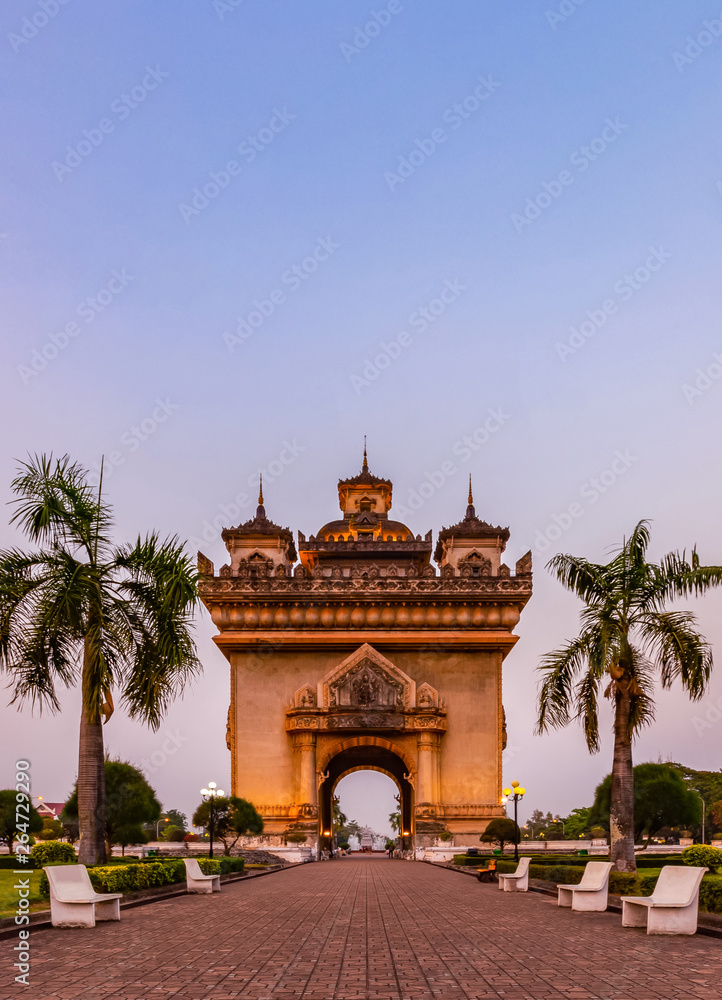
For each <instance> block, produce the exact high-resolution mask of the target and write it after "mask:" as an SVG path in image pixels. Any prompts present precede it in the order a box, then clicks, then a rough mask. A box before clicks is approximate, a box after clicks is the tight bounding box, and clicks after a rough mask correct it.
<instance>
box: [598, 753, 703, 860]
mask: <svg viewBox="0 0 722 1000" xmlns="http://www.w3.org/2000/svg"><path fill="white" fill-rule="evenodd" d="M633 775H634V839H635V841H639V840H641V838H642V835H643V834H644V833H646V834H647V837H648V838H649V837H653V836H654V834H655V833H657V832H658V831H659V830H661V829H662V827H665V826H668V827H680V826H681V827H686V826H691V825H694V824H695V823H698V822H699V820H700V817H701V813H702V805H701V802H700V800H699V798H698V796H697V795H696V794H695V793H694V792H692V791H690V790H689V788H687V786H686V784H685V782H684V780H683V779H682V777H681V776H680V774H679V772H678V771H677V770H676V769H675V768H673V767H670V766H669V765H668V764H637V766H636V767H635V768H633ZM611 800H612V775H611V774H608V775H607V777H606V778H605V779H604V781H602V782H601V784H599V785H598V786H597V790H596V793H595V796H594V804H593V806H592V809H591V814H592V819H593V821H594V822H598V823H600V824H601V825H603V826H607V825H608V823H609V815H610V809H611Z"/></svg>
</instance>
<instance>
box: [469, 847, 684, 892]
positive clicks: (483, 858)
mask: <svg viewBox="0 0 722 1000" xmlns="http://www.w3.org/2000/svg"><path fill="white" fill-rule="evenodd" d="M687 849H688V850H689V848H687ZM492 857H493V855H492ZM520 857H523V858H525V857H530V858H531V860H532V864H540V865H543V866H544V867H545V868H549V867H551V866H553V865H564V866H565V867H569V868H571V867H579V868H584V867H585V866H586V865H587V864H588V863H589V862H590V861H608V860H609V855H604V854H601V855H596V854H590V855H582V856H581V857H579V856H578V855H570V856H565V855H557V854H544V853H542V852H539V854H529V853H527V852H524V851H522V852H521V854H520ZM488 860H489V855H488V854H480V855H479V856H478V857H475V858H474V857H471V858H470V857H469V855H468V854H455V855H454V864H455V865H459V866H460V867H461V868H468V867H471V868H473V867H477V868H484V867H485V866H486V864H487V862H488ZM496 860H497V861H499V862H501V861H502V858H501V855H496ZM503 860H504V863H505V864H506V863H507V862H508V860H509V855H508V854H506V855H504V859H503ZM511 863H512V864H515V862H513V861H512V862H511ZM684 863H685V862H684V859H683V856H682V855H681V854H673V855H671V856H670V857H665V856H664V855H657V856H654V857H648V858H637V868H654V869H656V868H661V867H662V865H683V864H684ZM570 884H571V883H570Z"/></svg>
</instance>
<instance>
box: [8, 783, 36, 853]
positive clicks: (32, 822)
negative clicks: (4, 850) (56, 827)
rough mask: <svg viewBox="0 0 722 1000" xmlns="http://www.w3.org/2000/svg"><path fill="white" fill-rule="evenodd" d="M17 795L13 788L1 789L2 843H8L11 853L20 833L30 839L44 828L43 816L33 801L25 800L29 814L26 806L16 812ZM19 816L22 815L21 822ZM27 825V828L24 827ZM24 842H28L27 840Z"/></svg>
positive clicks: (24, 803)
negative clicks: (26, 811)
mask: <svg viewBox="0 0 722 1000" xmlns="http://www.w3.org/2000/svg"><path fill="white" fill-rule="evenodd" d="M17 796H18V793H17V792H16V791H14V790H13V789H12V788H5V789H3V790H2V791H0V843H3V844H7V847H8V851H9V852H10V854H12V853H13V844H14V843H15V841H16V840H17V839H18V834H19V833H20V834H23V835H24V837H25V836H27V837H28V839H29V838H30V837H31V836H32V834H34V833H39V832H40V831H41V830H42V828H43V818H42V816H41V815H40V813H39V812H38V811H37V809H36V808H35V806H34V805H33V804H32V803H31V802H29V801H24V802H23V805H24V806H27V807H28V809H29V814H27V813H25V809H24V808H23V809H22V810H21V811H20V812H19V813H17V814H16V806H17V803H18V798H17ZM18 817H21V818H20V822H19V823H18V822H17V820H18ZM25 825H27V830H25V829H23V827H24V826H25ZM24 837H23V839H24ZM24 842H25V843H27V841H26V840H24Z"/></svg>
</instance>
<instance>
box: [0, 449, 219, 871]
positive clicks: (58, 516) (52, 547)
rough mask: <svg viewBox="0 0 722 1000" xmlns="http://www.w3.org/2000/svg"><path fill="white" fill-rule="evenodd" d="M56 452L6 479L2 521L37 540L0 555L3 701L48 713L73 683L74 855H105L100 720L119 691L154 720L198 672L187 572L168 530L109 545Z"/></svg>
mask: <svg viewBox="0 0 722 1000" xmlns="http://www.w3.org/2000/svg"><path fill="white" fill-rule="evenodd" d="M101 488H102V474H101V487H99V489H98V491H97V494H95V493H94V491H93V490H92V489H91V487H90V485H89V483H88V474H87V471H86V470H85V469H83V468H82V466H80V465H78V464H77V463H72V462H71V461H70V459H69V458H68V456H67V455H66V456H64V457H63V458H61V459H59V460H57V461H55V462H53V458H52V455H51V456H50V457H46V456H41V457H34V458H31V459H30V460H29V461H28V462H25V463H23V464H22V466H21V468H20V470H19V473H18V475H17V477H16V478H15V479H14V480H13V483H12V491H13V493H14V494H15V498H16V499H15V501H14V503H15V505H16V509H15V513H14V515H13V517H12V519H11V521H12V522H15V523H17V524H18V525H19V526H20V528H21V529H22V530H23V531H24V532H25V534H26V535H27V536H28V538H29V539H30V540H31V541H32V542H33V543H37V544H38V545H40V548H39V549H38V551H36V552H29V553H25V552H21V551H19V550H17V549H12V550H7V551H4V552H0V667H2V668H3V669H4V670H6V671H7V672H8V673H10V674H11V675H12V677H13V683H14V688H15V693H14V698H13V701H15V702H22V701H24V700H26V699H28V700H30V701H31V703H32V704H33V706H34V705H35V704H37V705H38V706H39V708H40V709H41V710H42V708H43V707H47V708H50V710H51V711H57V710H58V709H59V708H60V702H59V699H58V693H57V687H58V685H59V684H60V685H64V686H66V687H68V686H71V685H74V684H76V683H78V682H79V683H80V687H81V691H82V708H81V721H80V744H79V753H78V794H79V805H78V823H79V829H80V847H79V852H78V853H79V860H80V862H81V863H83V864H97V863H99V862H102V861H104V860H105V840H104V837H105V828H106V822H105V788H104V749H103V729H102V720H103V719H105V721H106V722H107V721H108V720H109V719H110V717H111V715H112V713H113V692H114V691H115V692H116V694H117V693H118V692H119V693H120V696H121V699H122V701H123V703H124V705H125V708H126V709H127V711H128V713H129V714H130V716H131V717H133V718H139V719H141V720H142V721H144V722H146V723H147V724H148V725H150V726H151V728H153V729H157V728H158V726H159V725H160V722H161V720H162V718H163V715H164V713H165V711H166V709H167V708H168V705H169V704H170V702H171V700H172V699H173V697H174V696H175V695H176V694H177V693H178V692H180V691H181V690H182V689H183V686H184V685H185V683H186V682H187V681H188V680H189V679H190V678H191V677H192V676H193V675H194V674H196V673H197V672H198V671H199V669H200V663H199V661H198V659H197V657H196V654H195V647H194V644H193V641H192V638H191V633H190V629H191V614H192V611H193V608H194V606H195V604H196V600H197V591H196V574H195V572H194V570H193V569H192V567H191V563H190V561H189V559H188V558H187V556H186V555H185V553H184V551H183V546H182V545H181V544H180V543H179V541H178V539H177V538H175V537H174V538H168V539H166V540H165V541H161V540H160V539H159V537H158V535H157V534H155V533H151V534H148V535H146V537H145V538H144V539H142V538H140V537H139V538H138V540H137V541H136V543H135V545H132V546H131V545H122V546H114V545H113V544H112V542H111V539H110V532H111V527H112V519H111V510H110V508H109V506H108V505H107V503H106V502H105V501H104V499H103V498H102V493H101Z"/></svg>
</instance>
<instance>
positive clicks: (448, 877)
mask: <svg viewBox="0 0 722 1000" xmlns="http://www.w3.org/2000/svg"><path fill="white" fill-rule="evenodd" d="M31 940H32V956H33V957H32V965H31V986H30V988H29V989H25V988H24V987H21V986H12V987H11V988H10V989H8V986H7V985H6V984H7V983H8V979H7V976H6V974H7V969H8V968H9V965H10V963H12V961H13V959H12V958H10V953H11V946H12V944H14V942H8V941H2V942H0V946H1V947H2V955H3V965H2V979H1V980H0V983H1V984H2V985H0V997H1V998H2V1000H5V998H6V997H18V996H24V997H27V998H29V1000H30V998H32V1000H76V998H77V1000H96V998H98V1000H99V998H112V1000H130V998H132V1000H145V998H147V997H150V998H156V997H157V998H159V1000H166V998H173V1000H201V998H205V997H212V998H213V1000H231V998H236V997H243V998H254V1000H262V998H274V1000H280V998H288V1000H296V998H300V997H303V998H304V1000H334V998H348V1000H351V998H358V1000H361V998H363V1000H365V998H368V997H378V998H380V1000H392V998H393V1000H400V998H409V1000H416V998H420V1000H427V998H428V1000H432V998H434V1000H457V998H459V1000H462V998H467V997H473V998H479V1000H481V998H484V1000H487V998H488V1000H491V998H495V1000H496V998H498V997H503V998H505V1000H523V998H534V1000H542V998H544V1000H546V998H557V997H564V998H567V1000H572V998H573V1000H587V998H597V997H604V998H610V1000H611V998H613V1000H657V998H662V1000H676V998H685V1000H689V998H699V1000H717V998H722V941H720V940H719V939H717V938H709V937H701V936H696V937H693V938H679V937H678V938H666V939H665V938H659V937H647V936H646V934H645V933H644V932H643V931H638V930H633V929H624V930H623V929H622V926H621V917H620V916H619V915H618V914H612V913H606V914H603V913H587V914H572V913H571V912H570V911H568V910H561V909H558V908H557V906H556V905H555V901H554V900H553V899H552V898H550V897H547V896H541V895H538V894H537V893H526V894H514V895H512V894H510V893H501V892H499V891H498V889H497V888H496V886H494V885H480V884H479V883H478V882H477V881H476V880H475V879H472V878H469V877H465V876H462V875H458V874H456V873H454V872H448V871H445V870H443V869H441V870H439V869H436V868H433V867H432V866H430V865H424V864H414V863H411V862H407V861H389V860H387V859H385V858H384V859H381V858H369V859H360V860H355V859H346V860H339V861H335V862H331V863H328V864H315V865H303V866H300V867H299V868H296V869H293V870H291V871H285V872H279V873H278V874H276V875H269V876H268V877H265V878H258V879H253V880H251V881H249V882H238V883H235V884H229V885H225V886H224V887H223V890H222V892H221V893H220V894H214V895H213V896H184V897H181V898H178V899H173V900H169V901H167V902H164V903H155V904H153V905H151V906H144V907H139V908H137V909H131V910H125V911H123V913H122V917H121V921H120V923H103V924H99V925H98V926H97V927H96V928H95V929H94V930H87V931H83V930H64V931H63V930H50V931H42V932H39V933H36V934H34V935H33V936H32V939H31Z"/></svg>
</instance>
